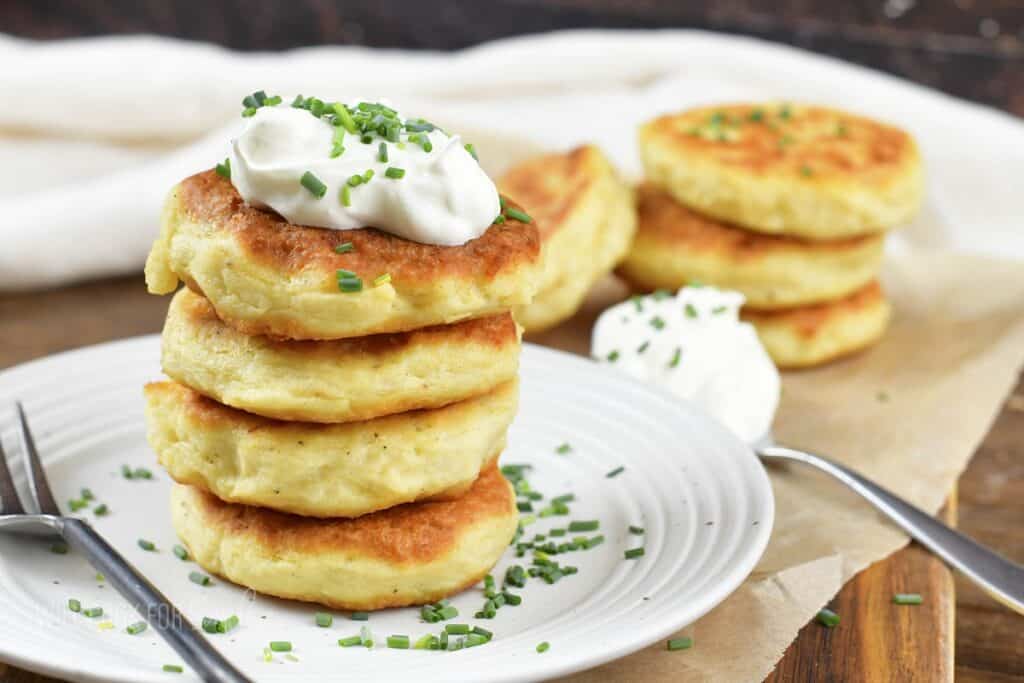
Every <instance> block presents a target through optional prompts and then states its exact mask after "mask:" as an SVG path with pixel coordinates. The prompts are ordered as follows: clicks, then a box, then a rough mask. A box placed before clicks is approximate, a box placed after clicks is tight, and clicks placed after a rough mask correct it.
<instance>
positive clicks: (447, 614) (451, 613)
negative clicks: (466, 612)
mask: <svg viewBox="0 0 1024 683" xmlns="http://www.w3.org/2000/svg"><path fill="white" fill-rule="evenodd" d="M437 616H439V617H441V620H442V621H445V620H447V619H454V618H455V617H457V616H459V610H458V609H456V608H455V607H453V606H451V605H445V606H444V607H442V608H441V609H439V610H437Z"/></svg>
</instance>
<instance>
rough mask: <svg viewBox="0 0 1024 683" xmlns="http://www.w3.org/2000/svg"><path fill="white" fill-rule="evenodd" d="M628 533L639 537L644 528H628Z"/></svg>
mask: <svg viewBox="0 0 1024 683" xmlns="http://www.w3.org/2000/svg"><path fill="white" fill-rule="evenodd" d="M629 533H631V534H636V535H637V536H641V535H643V533H644V528H643V527H642V526H630V527H629Z"/></svg>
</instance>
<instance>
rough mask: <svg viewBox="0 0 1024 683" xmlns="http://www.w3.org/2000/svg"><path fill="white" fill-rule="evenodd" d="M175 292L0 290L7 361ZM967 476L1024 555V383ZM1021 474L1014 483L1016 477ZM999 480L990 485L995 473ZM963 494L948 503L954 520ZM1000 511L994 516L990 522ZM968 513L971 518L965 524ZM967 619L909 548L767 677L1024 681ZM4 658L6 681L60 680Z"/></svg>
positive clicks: (981, 600)
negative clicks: (903, 603) (913, 602)
mask: <svg viewBox="0 0 1024 683" xmlns="http://www.w3.org/2000/svg"><path fill="white" fill-rule="evenodd" d="M166 306H167V299H166V298H160V297H152V296H149V295H147V294H146V293H145V291H144V288H143V285H142V282H141V280H140V278H137V277H134V278H121V279H117V280H107V281H103V282H97V283H90V284H84V285H78V286H73V287H67V288H64V289H60V290H55V291H50V292H42V293H35V294H0V368H4V367H8V366H10V365H14V364H16V363H19V362H23V361H26V360H30V359H32V358H36V357H40V356H44V355H46V354H49V353H54V352H56V351H61V350H64V349H70V348H74V347H77V346H82V345H86V344H93V343H98V342H102V341H108V340H112V339H118V338H122V337H127V336H132V335H137V334H145V333H149V332H157V331H159V330H160V328H161V325H162V323H163V317H164V313H165V311H166ZM594 313H595V311H594V310H589V311H584V312H582V314H581V316H579V318H578V319H577V320H576V321H574V324H573V325H569V326H562V327H560V328H557V329H555V330H552V331H550V332H548V333H545V334H543V335H539V336H537V337H536V338H535V339H534V341H537V342H540V343H545V344H549V345H551V346H556V347H559V348H563V349H567V350H572V351H577V352H580V351H583V350H585V348H586V345H587V343H588V339H587V331H588V330H589V329H590V321H591V320H592V318H593V315H594ZM979 454H980V455H979V461H977V462H975V463H974V464H973V465H972V466H971V468H970V469H969V470H968V471H967V473H966V474H965V475H964V477H963V479H962V480H961V486H960V490H961V491H962V492H963V497H964V499H965V500H967V501H968V502H969V505H967V506H965V512H964V515H963V521H964V522H965V524H964V525H963V528H965V529H966V530H967V532H968V533H970V534H972V535H975V536H977V537H978V538H979V539H981V540H982V541H984V542H986V543H990V544H991V545H993V546H994V547H996V548H997V549H1000V550H1003V551H1004V552H1009V553H1010V554H1011V555H1013V556H1016V557H1015V559H1017V560H1021V559H1024V557H1021V556H1022V555H1024V528H1022V525H1021V524H1020V520H1021V519H1024V384H1022V385H1021V386H1020V387H1018V392H1017V394H1016V395H1015V397H1013V398H1011V399H1010V401H1009V402H1008V404H1007V407H1006V409H1004V411H1003V414H1002V416H1001V417H1000V419H999V421H998V422H997V423H996V426H995V428H994V429H993V432H992V433H991V434H990V435H989V437H988V438H987V439H986V441H985V444H984V445H983V446H982V448H981V449H980V450H979ZM1014 474H1016V476H1017V480H1016V481H1015V480H1014V479H1013V478H1012V476H1013V475H1014ZM994 477H998V478H999V481H1000V482H1002V485H1001V486H999V487H993V486H992V482H993V480H994V479H993V478H994ZM956 503H957V498H956V496H953V497H952V498H951V499H950V504H949V505H947V507H946V510H945V515H946V518H947V519H948V520H950V521H952V520H954V519H955V518H956V513H957V504H956ZM992 519H996V520H998V525H997V526H996V527H995V528H993V527H991V526H988V522H989V521H990V520H992ZM967 522H969V523H967ZM896 592H917V593H921V594H922V595H924V596H926V600H925V604H923V605H921V606H917V607H903V608H898V609H897V608H894V607H893V606H892V605H891V604H890V603H889V601H890V600H891V597H892V595H893V593H896ZM961 594H962V595H961V598H960V601H961V604H962V605H963V607H964V612H965V616H964V617H963V620H964V622H965V624H966V626H964V627H962V628H960V629H959V631H958V637H959V639H960V645H959V647H958V649H957V655H958V657H959V661H958V666H957V667H956V668H955V669H954V661H953V655H954V643H955V642H956V638H954V629H953V619H954V588H953V580H952V577H951V576H950V573H949V571H948V570H947V569H946V568H945V567H944V566H943V565H942V564H941V563H940V562H938V561H937V560H936V559H935V558H933V557H932V556H930V555H929V554H928V553H927V552H925V551H924V550H922V549H920V548H918V547H915V546H911V547H908V548H906V549H905V550H903V551H901V552H899V553H896V554H895V555H893V556H892V557H890V558H888V559H886V560H884V561H882V562H878V563H876V564H875V565H873V566H872V567H870V568H868V569H867V570H865V571H864V572H862V573H861V574H860V575H858V576H857V577H855V578H854V579H853V581H851V582H850V583H849V584H847V585H846V586H845V587H844V588H843V590H842V591H841V592H840V593H839V595H838V596H837V597H836V599H835V600H834V601H833V603H832V605H831V607H832V609H834V610H835V611H836V612H837V613H839V614H840V615H841V616H842V623H841V624H840V626H839V627H837V628H835V629H832V630H828V629H825V628H823V627H821V626H820V625H818V624H816V623H813V622H812V623H811V624H808V625H807V626H806V627H805V628H804V629H803V630H802V631H801V632H800V635H799V637H798V638H797V640H796V641H795V642H794V643H793V645H792V646H791V647H790V648H789V649H788V651H787V652H786V655H785V657H784V658H783V659H782V661H781V662H780V663H779V666H778V668H777V670H776V671H775V672H774V673H773V674H772V676H770V677H769V679H768V680H769V681H773V682H776V681H777V682H780V683H781V682H782V681H787V682H788V681H805V680H833V681H848V680H871V681H875V680H877V681H884V680H894V681H895V680H900V681H902V680H923V681H948V680H952V678H953V675H954V670H955V671H956V673H957V675H958V677H959V678H962V679H963V680H969V681H985V680H991V681H1024V647H1022V640H1021V636H1020V625H1021V621H1020V617H1017V616H1015V615H1012V614H1011V613H1010V612H1009V611H1008V610H1006V609H1005V608H1003V607H1000V606H998V605H996V604H995V603H994V602H993V601H991V600H990V599H989V598H987V596H984V595H983V594H980V593H979V592H978V591H976V590H974V589H973V588H972V587H969V586H967V587H964V585H963V584H962V583H961ZM52 680H53V679H49V678H46V677H43V676H38V675H36V674H32V673H29V672H25V671H22V670H19V669H16V668H13V667H9V666H6V665H4V664H3V663H2V662H0V683H43V682H47V681H52Z"/></svg>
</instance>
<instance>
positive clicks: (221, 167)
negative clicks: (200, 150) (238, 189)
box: [216, 159, 231, 180]
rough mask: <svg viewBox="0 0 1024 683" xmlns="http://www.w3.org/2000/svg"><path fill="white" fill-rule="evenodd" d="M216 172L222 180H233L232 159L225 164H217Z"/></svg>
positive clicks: (226, 160)
mask: <svg viewBox="0 0 1024 683" xmlns="http://www.w3.org/2000/svg"><path fill="white" fill-rule="evenodd" d="M216 171H217V175H219V176H220V177H221V178H227V179H228V180H231V159H224V163H221V164H217V167H216Z"/></svg>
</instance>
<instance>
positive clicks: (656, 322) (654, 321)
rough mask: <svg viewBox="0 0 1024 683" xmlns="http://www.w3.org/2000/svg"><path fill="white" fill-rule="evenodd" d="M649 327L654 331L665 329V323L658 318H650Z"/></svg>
mask: <svg viewBox="0 0 1024 683" xmlns="http://www.w3.org/2000/svg"><path fill="white" fill-rule="evenodd" d="M651 327H653V328H654V329H656V330H662V329H665V321H664V320H663V319H662V318H661V317H660V316H657V315H656V316H654V317H653V318H651Z"/></svg>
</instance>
